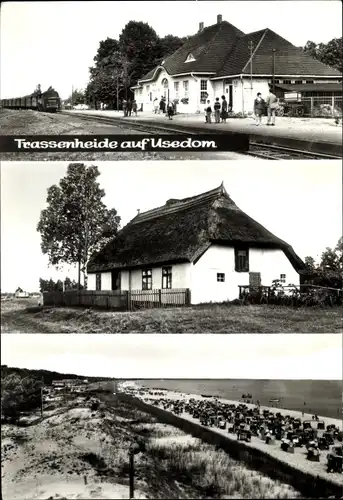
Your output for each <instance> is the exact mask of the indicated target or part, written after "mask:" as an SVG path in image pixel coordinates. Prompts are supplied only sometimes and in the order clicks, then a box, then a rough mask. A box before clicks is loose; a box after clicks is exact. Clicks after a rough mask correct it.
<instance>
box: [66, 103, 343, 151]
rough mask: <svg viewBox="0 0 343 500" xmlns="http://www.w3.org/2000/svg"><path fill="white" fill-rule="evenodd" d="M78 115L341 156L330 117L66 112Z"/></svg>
mask: <svg viewBox="0 0 343 500" xmlns="http://www.w3.org/2000/svg"><path fill="white" fill-rule="evenodd" d="M68 113H71V114H73V113H75V114H78V115H81V114H84V115H90V116H94V117H102V118H105V117H106V118H113V120H114V121H119V122H121V123H126V124H127V125H129V124H130V123H131V124H132V125H134V124H140V125H144V123H146V124H147V125H150V126H151V125H153V124H156V125H157V126H159V127H161V126H163V127H165V129H166V131H167V129H168V128H169V127H170V128H173V127H174V128H175V127H176V126H177V128H178V129H179V130H182V131H183V130H184V132H185V133H187V132H192V133H196V132H199V133H205V134H208V133H225V132H240V133H246V134H249V135H250V139H251V141H254V142H259V143H264V144H270V145H274V146H285V147H289V148H294V149H302V150H304V151H311V152H313V153H321V154H328V155H333V156H338V157H341V156H342V125H341V124H340V125H336V124H335V122H334V120H333V119H332V118H289V117H282V118H281V117H278V118H277V119H276V126H275V127H272V126H267V125H266V121H267V119H266V117H264V122H263V123H262V125H261V126H258V127H257V126H256V125H255V121H254V120H253V118H251V117H250V118H229V119H228V120H227V122H226V123H219V124H218V123H211V124H207V123H205V119H204V115H203V114H193V115H186V114H178V115H175V116H174V117H173V119H172V120H168V118H167V117H166V116H165V115H158V114H157V115H155V114H153V113H151V112H139V113H138V116H137V117H136V116H130V117H124V116H123V113H122V112H121V111H120V112H118V111H100V110H83V111H79V110H78V111H68Z"/></svg>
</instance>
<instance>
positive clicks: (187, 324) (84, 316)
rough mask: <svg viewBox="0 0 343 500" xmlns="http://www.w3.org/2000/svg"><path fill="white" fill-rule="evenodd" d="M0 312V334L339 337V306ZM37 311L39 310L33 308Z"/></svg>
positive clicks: (13, 307)
mask: <svg viewBox="0 0 343 500" xmlns="http://www.w3.org/2000/svg"><path fill="white" fill-rule="evenodd" d="M10 302H11V304H10V305H8V304H6V306H5V307H3V308H2V318H1V324H2V332H3V333H341V332H342V314H341V310H340V309H339V308H305V307H303V308H299V309H295V308H291V307H284V306H269V305H249V306H239V305H227V304H220V305H202V306H191V307H180V308H173V309H145V310H141V311H135V312H111V311H100V310H99V311H98V310H94V309H93V310H85V309H81V308H80V309H77V308H45V309H42V310H35V309H33V311H31V312H28V311H27V310H26V309H27V307H26V306H27V305H28V304H27V303H26V302H25V301H21V302H20V303H19V302H18V301H10ZM37 309H38V308H37Z"/></svg>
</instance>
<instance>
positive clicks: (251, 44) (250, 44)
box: [249, 40, 253, 90]
mask: <svg viewBox="0 0 343 500" xmlns="http://www.w3.org/2000/svg"><path fill="white" fill-rule="evenodd" d="M249 49H250V88H251V90H252V52H253V43H252V40H250V42H249Z"/></svg>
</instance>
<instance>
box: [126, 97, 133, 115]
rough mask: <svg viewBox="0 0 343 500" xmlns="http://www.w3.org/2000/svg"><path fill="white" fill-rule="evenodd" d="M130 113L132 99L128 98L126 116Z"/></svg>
mask: <svg viewBox="0 0 343 500" xmlns="http://www.w3.org/2000/svg"><path fill="white" fill-rule="evenodd" d="M131 113H132V101H131V99H129V100H128V101H127V116H131Z"/></svg>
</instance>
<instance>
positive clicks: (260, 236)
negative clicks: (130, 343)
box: [88, 184, 305, 272]
mask: <svg viewBox="0 0 343 500" xmlns="http://www.w3.org/2000/svg"><path fill="white" fill-rule="evenodd" d="M212 243H216V244H220V245H236V246H237V245H248V246H249V247H259V248H279V249H282V250H283V251H284V252H285V254H286V255H287V257H288V258H289V260H290V261H291V263H292V265H293V267H294V268H295V269H296V270H297V271H300V270H302V269H304V268H305V264H304V263H303V262H302V260H301V259H300V257H298V256H297V254H296V253H295V252H294V250H293V248H292V247H291V246H290V245H288V244H287V243H286V242H284V241H282V240H280V239H279V238H277V237H276V236H274V235H273V234H272V233H271V232H269V231H268V230H267V229H265V228H264V227H263V226H261V224H259V223H258V222H256V221H254V220H253V219H252V218H251V217H249V216H248V215H247V214H245V213H244V212H242V210H240V209H239V208H238V207H237V205H236V204H235V203H234V202H233V201H232V199H231V198H230V196H229V195H228V194H227V192H226V190H225V188H224V186H223V184H222V185H220V186H219V187H218V188H216V189H213V190H211V191H208V192H206V193H202V194H199V195H197V196H192V197H190V198H184V199H182V200H176V199H171V200H168V201H167V202H166V204H165V205H163V206H162V207H158V208H154V209H152V210H148V211H147V212H144V213H140V214H138V215H136V217H134V218H133V219H132V220H131V221H130V222H129V223H128V224H127V225H126V226H125V227H124V228H123V229H122V230H121V231H119V233H118V235H117V237H116V238H115V239H114V240H113V241H111V242H109V243H108V244H107V245H106V246H105V247H104V248H103V249H102V250H101V251H100V252H99V253H97V254H95V255H94V256H93V257H92V258H91V260H90V262H89V264H88V272H99V271H110V270H112V269H131V268H135V267H142V266H147V265H151V266H153V265H162V264H167V263H177V262H194V261H196V260H197V259H198V258H199V257H200V256H201V255H202V254H203V253H204V252H205V251H206V249H207V248H208V247H209V246H210V245H211V244H212Z"/></svg>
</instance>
